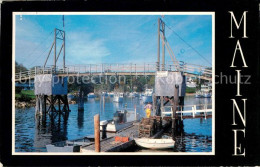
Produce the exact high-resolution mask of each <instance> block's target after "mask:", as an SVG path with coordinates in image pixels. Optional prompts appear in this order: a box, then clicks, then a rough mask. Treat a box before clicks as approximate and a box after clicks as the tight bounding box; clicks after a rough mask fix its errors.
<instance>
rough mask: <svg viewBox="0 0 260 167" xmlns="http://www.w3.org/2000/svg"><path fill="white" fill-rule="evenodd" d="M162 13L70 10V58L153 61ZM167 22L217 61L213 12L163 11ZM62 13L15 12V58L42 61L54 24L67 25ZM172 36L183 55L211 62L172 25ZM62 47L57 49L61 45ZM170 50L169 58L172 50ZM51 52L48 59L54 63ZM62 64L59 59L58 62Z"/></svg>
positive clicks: (76, 60) (32, 63) (30, 63)
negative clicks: (97, 13)
mask: <svg viewBox="0 0 260 167" xmlns="http://www.w3.org/2000/svg"><path fill="white" fill-rule="evenodd" d="M158 17H161V16H160V15H65V31H66V64H67V65H75V64H97V63H144V62H149V63H154V62H156V61H157V19H158ZM162 19H163V20H164V21H165V22H166V24H167V25H168V26H169V27H170V28H171V29H173V30H174V31H175V32H176V33H178V34H179V36H181V37H182V38H183V39H184V40H185V41H186V42H187V43H189V44H190V45H191V46H192V47H193V48H195V49H196V50H197V51H198V52H199V53H200V54H201V55H202V56H203V57H205V58H206V59H207V60H208V61H209V62H211V61H212V16H211V15H164V17H163V18H162ZM62 25H63V24H62V15H17V16H16V37H15V40H16V43H15V45H16V47H15V52H16V58H15V59H16V61H17V62H18V63H22V64H23V65H24V66H26V67H33V66H42V65H43V64H44V61H45V59H46V57H47V54H48V51H49V49H50V47H51V44H52V41H53V38H54V35H53V30H54V28H55V27H56V28H59V29H63V26H62ZM165 30H166V37H167V40H168V42H169V44H170V46H171V48H172V49H173V52H174V54H175V56H176V58H177V60H179V61H184V62H187V63H194V64H199V65H205V66H211V64H209V63H208V62H207V61H205V60H203V59H202V58H201V57H200V56H199V55H198V54H197V53H196V52H195V51H194V50H193V49H191V48H190V47H189V46H188V45H187V44H185V43H184V42H183V41H182V40H181V39H180V38H179V37H178V36H177V35H176V34H174V33H173V32H172V30H170V29H169V28H168V27H166V28H165ZM57 52H58V51H57ZM165 52H166V61H167V60H170V56H169V54H168V53H167V50H166V49H165ZM52 56H53V54H51V56H50V58H49V61H48V63H47V65H51V64H52V63H53V57H52ZM61 64H62V59H59V62H58V65H61Z"/></svg>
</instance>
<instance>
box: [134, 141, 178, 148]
mask: <svg viewBox="0 0 260 167" xmlns="http://www.w3.org/2000/svg"><path fill="white" fill-rule="evenodd" d="M134 140H135V143H136V144H137V145H138V146H140V147H144V148H149V149H167V148H173V147H174V144H175V141H174V140H173V139H150V138H135V139H134Z"/></svg>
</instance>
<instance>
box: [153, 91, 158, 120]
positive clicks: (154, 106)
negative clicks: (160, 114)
mask: <svg viewBox="0 0 260 167" xmlns="http://www.w3.org/2000/svg"><path fill="white" fill-rule="evenodd" d="M156 108H157V99H156V96H155V93H153V115H156Z"/></svg>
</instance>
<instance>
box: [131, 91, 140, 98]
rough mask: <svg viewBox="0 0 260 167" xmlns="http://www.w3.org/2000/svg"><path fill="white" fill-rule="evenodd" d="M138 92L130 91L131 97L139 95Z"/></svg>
mask: <svg viewBox="0 0 260 167" xmlns="http://www.w3.org/2000/svg"><path fill="white" fill-rule="evenodd" d="M138 95H139V94H138V93H137V92H131V93H129V97H138Z"/></svg>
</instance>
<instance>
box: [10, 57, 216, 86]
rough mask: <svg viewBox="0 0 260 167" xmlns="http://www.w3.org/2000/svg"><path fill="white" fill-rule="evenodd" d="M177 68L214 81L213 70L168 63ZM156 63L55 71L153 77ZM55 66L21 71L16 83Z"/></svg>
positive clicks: (76, 73) (193, 65) (64, 74)
mask: <svg viewBox="0 0 260 167" xmlns="http://www.w3.org/2000/svg"><path fill="white" fill-rule="evenodd" d="M176 67H177V68H178V69H180V71H182V72H183V73H184V75H186V76H193V77H198V78H199V79H203V80H208V81H211V80H212V70H211V68H210V67H206V66H200V65H195V64H186V63H183V62H167V63H166V64H165V69H166V70H168V71H175V70H176ZM156 68H157V64H156V63H139V64H134V63H129V64H117V63H113V64H86V65H67V66H66V67H65V68H63V67H58V66H56V68H55V71H56V74H57V75H58V76H100V75H105V76H112V75H118V76H152V75H155V74H156ZM53 71H54V67H53V66H49V67H35V68H34V69H31V70H27V71H21V72H18V73H16V74H15V82H19V81H25V80H33V79H34V78H35V76H36V75H38V74H52V73H53Z"/></svg>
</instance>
